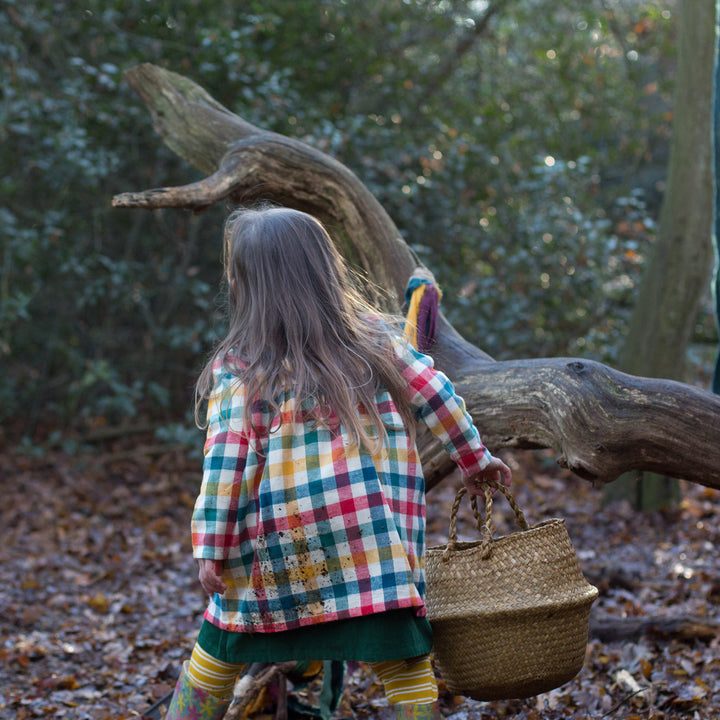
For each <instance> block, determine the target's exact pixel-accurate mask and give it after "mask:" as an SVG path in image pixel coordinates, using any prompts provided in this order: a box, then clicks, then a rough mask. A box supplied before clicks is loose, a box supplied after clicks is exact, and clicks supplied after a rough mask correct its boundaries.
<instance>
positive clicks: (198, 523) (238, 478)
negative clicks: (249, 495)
mask: <svg viewBox="0 0 720 720" xmlns="http://www.w3.org/2000/svg"><path fill="white" fill-rule="evenodd" d="M238 406H239V409H238ZM241 415H242V402H241V401H240V400H239V399H238V398H237V397H236V396H235V395H229V394H228V393H220V392H217V393H215V394H214V395H213V397H212V398H211V399H210V402H209V404H208V432H207V440H206V442H205V460H204V463H203V480H202V486H201V488H200V494H199V495H198V497H197V500H196V501H195V509H194V511H193V516H192V544H193V557H195V558H196V559H198V560H200V561H202V560H208V561H213V562H214V561H216V562H217V563H220V564H219V565H218V564H215V565H212V568H213V569H214V570H216V569H219V572H216V574H217V575H220V574H222V572H221V570H222V566H221V563H222V561H224V560H226V559H227V556H228V550H229V549H230V547H232V546H233V544H235V543H236V542H237V537H236V532H237V528H236V522H237V510H238V500H239V496H240V493H241V491H242V485H243V474H244V470H245V463H246V460H247V451H248V439H247V436H246V434H245V433H244V432H242V425H241V424H240V423H241V420H238V416H241ZM203 567H205V564H204V563H202V562H201V573H203V574H205V575H206V576H207V577H208V578H209V577H210V574H209V572H208V571H207V569H206V570H205V571H203ZM208 582H209V584H213V581H212V580H211V579H210V580H209V581H208ZM201 583H202V584H203V587H204V588H205V589H206V590H207V589H208V588H207V587H205V582H203V579H202V577H201Z"/></svg>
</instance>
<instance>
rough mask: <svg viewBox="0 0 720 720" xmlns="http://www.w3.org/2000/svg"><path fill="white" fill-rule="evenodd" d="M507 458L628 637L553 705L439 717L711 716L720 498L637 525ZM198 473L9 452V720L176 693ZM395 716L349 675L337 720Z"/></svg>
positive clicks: (161, 457) (434, 535)
mask: <svg viewBox="0 0 720 720" xmlns="http://www.w3.org/2000/svg"><path fill="white" fill-rule="evenodd" d="M504 457H505V459H506V460H507V461H508V462H509V463H511V465H512V467H513V470H514V482H513V488H514V491H515V493H516V496H517V500H518V502H519V504H520V506H521V507H522V508H523V509H524V510H525V513H526V515H527V516H528V520H529V521H530V522H531V523H534V522H538V521H540V520H542V519H546V518H549V517H554V516H561V517H564V518H565V519H566V521H567V526H568V530H569V532H570V536H571V538H572V540H573V543H574V545H575V548H576V550H577V552H578V555H579V558H580V561H581V565H582V568H583V570H584V572H585V573H586V575H587V576H588V578H589V579H590V580H591V581H592V582H593V583H594V584H596V585H597V586H598V587H599V589H600V596H599V598H598V600H597V601H596V603H595V605H594V606H593V618H595V617H597V616H599V615H602V616H604V617H606V618H607V616H610V618H611V620H612V621H614V620H617V623H618V627H617V628H615V629H614V630H613V629H612V627H611V629H610V630H609V631H608V630H607V628H606V631H605V633H604V634H602V633H601V634H600V637H602V638H603V639H600V638H599V637H598V634H597V633H591V639H590V642H589V644H588V649H587V656H586V661H585V666H584V668H583V670H582V671H581V672H580V674H579V675H578V676H577V677H576V678H575V679H574V680H572V681H571V682H569V683H567V684H565V685H563V686H562V687H560V688H558V689H556V690H553V691H551V692H548V693H545V694H543V695H539V696H536V697H531V698H528V699H525V700H510V701H497V702H493V703H483V702H477V701H473V700H468V699H465V698H462V697H454V696H452V695H451V694H450V693H449V692H448V691H447V690H446V688H444V686H443V684H442V682H441V690H442V694H441V707H442V711H443V714H444V715H445V716H446V717H449V718H453V720H486V719H488V720H489V719H490V718H517V719H518V720H531V719H537V718H543V719H545V720H555V719H559V718H574V719H578V720H579V719H585V718H588V719H590V718H592V719H599V718H607V719H609V720H615V719H617V718H623V719H625V720H633V719H641V718H642V719H643V720H645V719H647V720H651V719H658V720H659V719H661V718H662V719H663V720H673V719H675V718H696V719H699V718H702V719H703V720H706V719H708V718H710V719H712V718H719V717H720V656H719V655H718V636H717V633H716V631H715V626H716V625H717V623H718V616H719V615H720V553H718V551H717V548H718V547H720V542H718V540H719V537H720V502H719V499H720V493H718V492H717V491H714V490H709V489H706V488H702V487H700V486H695V485H687V484H683V485H682V493H683V497H682V501H681V503H680V505H679V507H677V508H676V509H673V510H669V511H661V512H643V513H635V512H632V511H631V510H630V509H629V508H628V507H627V506H626V505H624V504H621V503H615V504H612V505H610V506H608V507H602V503H601V499H602V491H601V490H600V489H598V488H592V487H591V486H590V485H589V484H588V483H586V482H584V481H581V480H579V479H576V478H574V477H572V476H570V475H568V474H567V472H565V471H562V470H560V469H559V468H558V467H557V465H556V464H555V463H554V461H553V458H552V457H551V456H550V455H548V454H547V453H539V452H536V453H516V454H512V455H510V454H507V455H505V456H504ZM198 466H199V459H198V458H192V457H188V455H187V454H186V453H185V452H183V451H182V450H180V449H175V450H173V449H166V450H165V451H162V449H161V448H158V447H157V446H156V445H153V443H152V439H151V438H148V440H147V443H146V444H143V441H142V440H138V439H137V438H135V439H133V440H127V439H126V440H122V441H117V442H116V443H114V444H112V445H111V444H108V445H107V446H105V447H104V448H102V449H100V448H96V449H95V451H94V452H92V453H90V452H79V453H73V454H68V453H60V452H46V453H43V454H41V455H40V456H38V457H31V456H28V455H19V454H14V453H11V452H8V451H6V452H4V453H3V454H2V455H0V491H1V492H2V497H3V502H2V504H1V506H0V528H2V530H1V532H2V536H1V537H2V543H0V718H2V719H3V720H5V719H7V720H11V719H12V720H14V719H16V718H18V719H19V720H25V719H27V718H37V717H50V718H52V717H55V718H63V719H66V720H121V718H138V717H140V718H142V717H143V715H145V714H146V713H147V712H148V710H149V708H150V707H151V706H152V705H153V704H155V703H156V702H157V701H158V700H160V699H161V698H163V697H164V696H165V695H166V694H167V693H168V692H169V691H170V690H171V689H172V686H173V685H174V681H175V678H176V677H177V674H178V671H179V667H180V664H181V662H182V660H183V659H184V658H186V657H187V656H188V655H189V652H190V649H191V648H192V644H193V642H194V639H195V636H196V634H197V631H198V628H199V626H200V620H201V615H202V612H203V610H204V605H205V599H204V597H203V594H202V590H201V589H200V586H199V584H198V582H197V579H196V571H195V566H194V562H193V560H192V559H191V551H190V537H189V519H190V513H191V509H192V505H193V502H194V499H195V494H196V491H197V489H198V482H199V473H198ZM456 486H457V481H453V480H452V479H449V480H447V481H445V482H444V483H443V484H442V485H441V486H440V487H438V488H435V489H433V490H432V491H431V492H430V493H429V494H428V540H429V543H428V544H430V545H433V544H440V543H442V542H444V540H445V539H446V537H447V522H448V515H449V508H450V505H451V502H452V498H453V495H454V488H455V487H456ZM503 504H504V503H503V502H502V501H501V500H499V501H497V502H496V507H497V512H496V525H497V526H498V532H499V533H503V534H504V533H507V532H509V531H511V530H512V519H511V515H510V511H509V509H508V508H507V507H503ZM461 515H462V517H461V519H460V523H459V531H460V537H461V539H466V540H472V539H476V538H477V530H476V529H475V528H474V526H473V523H472V522H471V520H472V516H471V513H470V510H469V506H468V508H467V509H466V511H465V512H463V513H461ZM632 619H649V622H648V627H644V629H641V630H640V631H638V632H635V633H634V634H629V635H628V634H627V633H626V631H625V630H623V627H624V625H623V624H624V623H627V622H628V621H629V620H632ZM650 619H651V620H650ZM678 619H683V620H686V619H691V620H693V622H691V623H683V624H681V629H677V628H676V629H675V630H672V629H671V630H670V631H668V632H662V631H661V629H662V622H663V620H665V621H670V620H678ZM611 624H612V623H611ZM697 628H700V629H699V630H698V629H697ZM613 633H615V634H613ZM624 633H625V634H624ZM623 634H624V635H623ZM391 714H392V713H391V712H390V709H389V708H388V706H387V703H386V701H385V700H384V698H383V695H382V692H380V690H379V688H378V685H377V683H376V682H374V680H373V679H372V677H371V675H370V674H369V673H368V671H367V668H366V667H365V666H363V665H359V666H355V667H351V668H350V670H349V672H348V673H347V674H346V681H345V692H344V695H343V698H342V701H341V705H340V708H339V709H338V711H337V713H336V715H335V717H337V718H350V717H357V718H367V719H368V720H388V718H389V717H390V716H391ZM156 716H157V713H156ZM261 717H262V715H261ZM265 717H271V716H268V715H267V714H266V715H265Z"/></svg>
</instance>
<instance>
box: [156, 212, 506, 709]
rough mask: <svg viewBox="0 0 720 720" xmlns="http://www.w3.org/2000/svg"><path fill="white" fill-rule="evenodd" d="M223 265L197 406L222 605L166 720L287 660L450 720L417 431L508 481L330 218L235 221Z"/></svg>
mask: <svg viewBox="0 0 720 720" xmlns="http://www.w3.org/2000/svg"><path fill="white" fill-rule="evenodd" d="M225 269H226V279H227V283H228V289H229V330H228V333H227V335H226V337H225V338H224V339H223V340H222V342H220V343H219V345H218V347H217V348H216V350H215V352H214V355H213V357H212V359H211V361H210V362H209V363H208V364H207V366H206V367H205V369H204V370H203V372H202V374H201V375H200V378H199V380H198V384H197V405H196V411H197V413H198V415H199V409H200V407H201V406H204V403H205V402H207V404H208V409H207V441H206V444H205V461H204V473H203V481H202V487H201V490H200V494H199V496H198V498H197V502H196V504H195V510H194V513H193V518H192V541H193V554H194V557H195V558H196V559H197V560H198V563H199V578H200V583H201V584H202V587H203V588H204V589H205V591H206V592H207V593H208V595H210V602H209V605H208V608H207V611H206V613H205V618H204V621H203V624H202V627H201V629H200V634H199V636H198V639H197V643H196V645H195V648H194V649H193V652H192V656H191V658H190V660H189V662H188V663H186V664H185V665H184V666H183V669H182V672H181V675H180V679H179V680H178V684H177V687H176V689H175V694H174V696H173V700H172V702H171V705H170V708H169V710H168V713H167V715H166V718H168V719H171V720H174V719H176V718H183V717H198V716H199V717H204V718H221V717H222V716H223V714H224V713H225V710H226V709H227V707H228V705H229V702H230V699H231V696H232V690H233V686H234V683H235V679H236V677H237V675H238V673H239V672H241V671H242V670H243V668H244V667H246V663H249V662H281V661H287V660H297V661H303V660H355V661H363V662H367V663H369V664H370V665H371V667H372V668H373V670H374V671H375V673H376V674H377V675H378V677H379V678H380V680H381V681H382V682H383V685H384V687H385V691H386V694H387V696H388V700H389V701H390V702H391V703H393V704H394V705H395V706H396V710H397V715H398V718H418V719H422V720H433V719H435V718H439V717H440V715H439V712H438V703H437V697H438V692H437V684H436V681H435V676H434V673H433V670H432V667H431V664H430V656H429V653H430V650H431V647H432V630H431V628H430V625H429V622H428V620H427V618H426V617H425V606H424V602H423V598H424V593H425V578H424V570H423V568H424V550H425V484H424V479H423V475H422V468H421V465H420V459H419V456H418V451H417V447H416V443H415V428H416V423H418V422H422V423H424V424H425V425H426V426H427V427H428V428H429V429H430V430H431V431H432V433H433V434H434V435H435V436H436V437H437V438H438V439H439V440H440V441H441V442H442V444H443V446H444V447H445V449H446V450H447V451H448V452H449V453H450V455H451V457H452V458H453V460H455V462H456V463H457V464H458V465H459V467H460V469H461V471H462V477H463V482H464V483H465V485H466V486H467V487H468V488H469V490H470V492H479V491H478V490H477V489H476V485H475V483H476V481H477V480H482V479H493V480H500V481H503V482H509V481H510V478H511V474H510V470H509V468H508V467H507V466H506V465H505V464H504V463H503V462H502V461H501V460H499V459H498V458H494V457H492V456H491V455H490V453H489V452H488V450H487V449H486V448H485V446H484V445H483V444H482V442H481V440H480V437H479V435H478V432H477V430H476V428H475V426H474V425H473V422H472V420H471V418H470V416H469V415H468V414H467V412H466V411H465V405H464V403H463V401H462V399H461V398H459V397H458V396H457V395H456V394H455V392H454V389H453V386H452V384H451V383H450V381H449V380H448V379H447V377H445V376H444V375H443V374H442V373H440V372H438V371H436V370H435V369H434V367H433V362H432V360H431V358H430V357H429V356H427V355H423V354H421V353H418V352H417V351H415V350H414V349H413V347H412V346H411V345H409V344H408V343H407V342H406V341H405V340H404V339H402V335H401V333H400V332H398V331H397V330H396V329H395V328H396V323H395V322H394V321H393V319H392V318H388V317H386V316H383V315H382V314H381V313H380V312H379V311H377V310H376V309H374V308H373V307H371V306H370V305H369V304H368V303H367V302H366V301H364V300H363V299H362V297H361V295H360V293H359V292H358V290H357V288H356V284H355V283H354V281H353V278H352V276H351V274H350V273H349V271H348V270H347V268H346V267H345V265H344V263H343V261H342V258H341V257H340V255H339V253H338V252H337V250H336V249H335V246H334V245H333V242H332V240H331V239H330V237H329V236H328V233H327V232H326V230H325V228H324V227H323V226H322V225H321V223H320V222H319V221H318V220H316V219H315V218H313V217H312V216H310V215H308V214H306V213H303V212H299V211H297V210H291V209H288V208H277V207H273V208H265V209H260V210H241V211H237V212H235V213H233V214H232V215H231V216H230V218H229V219H228V221H227V224H226V228H225ZM193 713H194V714H193Z"/></svg>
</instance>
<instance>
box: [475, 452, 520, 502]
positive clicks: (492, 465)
mask: <svg viewBox="0 0 720 720" xmlns="http://www.w3.org/2000/svg"><path fill="white" fill-rule="evenodd" d="M483 480H495V482H499V483H502V484H503V485H509V484H510V483H511V482H512V470H510V468H509V467H508V466H507V465H506V464H505V463H504V462H503V461H502V460H501V459H500V458H496V457H494V458H493V459H492V460H491V461H490V462H489V463H488V464H487V465H486V466H485V467H484V468H483V469H482V470H481V471H480V472H479V473H477V474H475V475H473V476H472V477H471V478H463V483H464V484H465V487H466V488H467V489H468V492H469V493H471V494H472V495H482V494H483V490H482V489H481V488H479V487H477V485H476V483H481V482H482V481H483Z"/></svg>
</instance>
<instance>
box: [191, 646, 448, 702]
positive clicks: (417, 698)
mask: <svg viewBox="0 0 720 720" xmlns="http://www.w3.org/2000/svg"><path fill="white" fill-rule="evenodd" d="M368 664H369V665H370V667H371V668H372V670H373V672H374V673H375V674H376V675H377V676H378V678H379V679H380V681H381V682H382V684H383V686H384V687H385V694H386V696H387V699H388V702H391V703H392V704H393V705H406V704H420V703H432V702H435V701H436V700H437V699H438V689H437V682H436V680H435V673H434V672H433V669H432V665H431V663H430V656H429V655H421V656H420V657H416V658H411V659H409V660H389V661H386V662H372V663H368ZM246 667H247V665H246V664H235V663H226V662H222V661H220V660H216V659H215V658H214V657H212V655H209V654H208V653H206V652H205V651H204V650H203V649H202V648H201V647H200V646H199V645H198V644H197V643H196V644H195V648H194V649H193V652H192V656H191V657H190V662H189V663H188V666H187V668H186V672H187V674H188V677H189V678H190V682H191V683H192V684H193V685H195V686H196V687H199V688H202V689H203V690H206V691H207V692H209V693H211V694H212V695H217V696H219V697H224V696H226V695H229V694H230V693H232V691H233V687H234V686H235V679H236V678H237V676H238V675H239V674H240V673H242V672H244V670H245V669H246Z"/></svg>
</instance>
